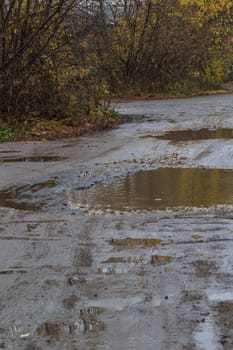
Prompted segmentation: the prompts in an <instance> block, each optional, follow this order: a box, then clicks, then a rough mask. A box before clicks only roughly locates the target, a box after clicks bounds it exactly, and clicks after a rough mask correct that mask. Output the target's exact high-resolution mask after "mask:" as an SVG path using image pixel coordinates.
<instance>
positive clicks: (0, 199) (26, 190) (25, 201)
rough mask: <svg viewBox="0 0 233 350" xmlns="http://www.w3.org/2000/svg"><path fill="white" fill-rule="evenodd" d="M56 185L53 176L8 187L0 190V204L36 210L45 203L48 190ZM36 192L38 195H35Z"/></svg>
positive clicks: (55, 179)
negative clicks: (36, 181)
mask: <svg viewBox="0 0 233 350" xmlns="http://www.w3.org/2000/svg"><path fill="white" fill-rule="evenodd" d="M56 185H57V178H56V177H53V178H50V179H49V180H47V181H45V182H40V183H37V184H34V185H25V186H20V187H10V188H8V189H7V190H5V191H0V206H2V207H9V208H14V209H19V210H31V211H37V210H39V209H41V208H42V207H43V206H44V205H45V204H46V196H47V195H48V194H49V190H50V189H52V188H54V187H55V186H56ZM35 194H37V195H38V196H35Z"/></svg>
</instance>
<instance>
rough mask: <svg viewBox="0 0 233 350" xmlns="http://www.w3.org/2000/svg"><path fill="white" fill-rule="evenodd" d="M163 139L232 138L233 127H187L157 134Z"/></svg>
mask: <svg viewBox="0 0 233 350" xmlns="http://www.w3.org/2000/svg"><path fill="white" fill-rule="evenodd" d="M157 137H158V138H160V139H163V140H171V141H195V140H213V139H232V138H233V129H228V128H226V129H207V128H203V129H189V130H173V131H168V132H166V133H165V134H164V135H160V136H157Z"/></svg>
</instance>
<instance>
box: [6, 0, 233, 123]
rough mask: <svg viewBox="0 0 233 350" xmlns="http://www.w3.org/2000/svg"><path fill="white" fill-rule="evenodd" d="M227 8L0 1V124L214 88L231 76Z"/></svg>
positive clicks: (125, 0)
mask: <svg viewBox="0 0 233 350" xmlns="http://www.w3.org/2000/svg"><path fill="white" fill-rule="evenodd" d="M232 10H233V3H232V1H230V0H209V1H205V0H96V1H90V0H85V1H82V0H79V1H78V0H55V1H51V0H10V1H8V0H0V119H1V120H8V119H9V118H15V119H17V120H20V119H25V118H34V117H35V116H40V117H43V118H47V119H50V118H55V117H56V118H64V117H66V116H70V115H72V114H78V113H87V114H88V113H90V111H91V110H92V109H93V108H96V107H97V106H98V104H99V102H100V101H101V100H103V99H107V98H108V97H109V96H110V95H112V94H115V95H119V94H145V93H147V94H148V93H151V94H155V93H160V92H170V93H178V92H190V91H196V90H199V89H209V88H213V87H217V86H219V85H221V84H222V82H223V81H227V80H228V79H230V78H231V74H232V71H231V68H232V63H233V56H232V54H233V53H232V40H233V39H232V30H231V26H232V19H233V12H232Z"/></svg>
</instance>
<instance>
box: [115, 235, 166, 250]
mask: <svg viewBox="0 0 233 350" xmlns="http://www.w3.org/2000/svg"><path fill="white" fill-rule="evenodd" d="M161 243H162V240H161V239H156V238H125V239H112V240H111V241H110V244H112V245H113V246H116V247H119V248H122V249H124V248H126V249H131V248H135V247H140V246H141V247H155V246H157V245H158V244H161Z"/></svg>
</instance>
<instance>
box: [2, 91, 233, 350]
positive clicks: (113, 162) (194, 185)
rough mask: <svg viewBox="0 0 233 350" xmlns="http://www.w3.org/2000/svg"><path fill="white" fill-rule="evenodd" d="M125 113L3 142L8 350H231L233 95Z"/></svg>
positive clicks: (148, 105) (140, 106)
mask: <svg viewBox="0 0 233 350" xmlns="http://www.w3.org/2000/svg"><path fill="white" fill-rule="evenodd" d="M114 107H115V108H116V109H117V110H119V111H120V113H122V114H124V115H127V120H128V122H127V123H126V124H123V125H121V126H120V127H119V128H117V129H115V130H112V131H107V132H104V133H97V134H95V135H91V136H85V137H80V138H78V139H71V140H62V141H55V142H19V143H5V144H1V145H0V170H1V172H0V173H1V176H0V315H1V318H0V349H7V350H21V349H22V350H44V349H49V350H50V349H51V350H55V349H56V350H80V349H82V350H83V349H85V350H86V349H87V350H92V349H93V350H99V349H104V350H112V349H114V350H123V349H130V350H133V349H134V350H180V349H186V350H193V349H195V350H196V349H197V350H203V349H204V350H206V349H208V350H209V349H210V350H218V349H219V350H220V349H224V350H227V349H229V350H232V349H233V287H232V286H233V254H232V251H233V195H232V194H231V188H232V183H233V172H232V175H231V170H233V140H232V137H231V129H232V128H233V96H232V95H219V96H208V97H196V98H192V99H177V100H174V99H172V100H161V101H153V100H150V101H136V102H135V101H127V102H124V103H118V104H115V105H114ZM168 131H174V132H176V133H172V135H173V136H172V138H173V139H172V140H169V138H170V137H171V136H169V135H168V133H167V132H168ZM177 131H180V132H181V133H177ZM203 135H204V136H203ZM206 138H208V139H206ZM173 168H175V169H173ZM156 186H157V187H156ZM155 188H156V191H155V190H154V189H155ZM119 194H120V195H119ZM223 194H224V195H223ZM187 197H188V201H187ZM145 199H146V200H145ZM206 199H207V201H206ZM156 203H158V204H156ZM158 209H159V210H158Z"/></svg>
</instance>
